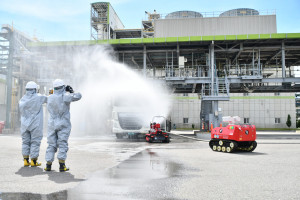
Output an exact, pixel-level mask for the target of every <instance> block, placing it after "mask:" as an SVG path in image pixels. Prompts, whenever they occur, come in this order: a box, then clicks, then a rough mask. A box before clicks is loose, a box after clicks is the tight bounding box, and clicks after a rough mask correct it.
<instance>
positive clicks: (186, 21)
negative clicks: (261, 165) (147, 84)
mask: <svg viewBox="0 0 300 200" xmlns="http://www.w3.org/2000/svg"><path fill="white" fill-rule="evenodd" d="M90 12H91V18H90V23H91V40H88V41H70V42H63V41H62V42H38V41H34V40H30V39H27V37H25V36H22V37H21V36H20V34H19V36H17V35H16V34H15V32H16V31H12V29H11V28H10V27H7V26H3V27H2V30H3V31H2V32H1V35H0V36H2V37H3V38H4V39H3V41H4V42H6V43H8V44H7V45H1V46H0V47H1V52H4V53H2V60H6V61H5V62H4V61H2V66H4V65H5V66H7V68H5V69H3V70H2V71H1V72H2V73H3V74H7V76H6V77H8V78H6V80H7V81H6V85H7V93H8V94H9V95H7V98H6V100H5V102H7V103H6V105H5V106H4V105H1V106H2V107H0V108H2V109H3V108H4V107H5V108H6V121H7V122H8V123H7V124H6V125H7V127H11V124H12V119H13V117H12V114H11V113H12V110H11V109H14V106H16V105H15V104H14V103H11V102H13V101H12V97H13V98H16V99H17V98H19V97H20V94H22V88H23V87H24V84H23V83H24V82H25V81H28V80H31V79H33V80H36V81H37V82H38V83H39V84H40V85H41V86H42V88H47V87H50V85H51V80H52V76H53V77H55V75H57V74H60V75H61V74H64V75H65V77H68V76H70V74H69V73H70V72H69V71H68V70H62V67H59V66H57V68H56V69H55V70H54V69H51V67H50V66H51V65H52V62H54V61H55V60H63V61H64V62H62V65H64V66H69V65H68V63H69V62H71V59H70V58H69V57H65V55H64V54H61V56H59V55H60V54H59V53H57V52H60V51H61V52H64V51H66V50H68V51H76V50H80V49H81V48H83V47H86V46H97V45H103V44H109V45H111V46H112V48H113V49H114V53H115V56H116V59H118V60H119V62H122V63H126V64H127V65H129V66H130V67H132V68H133V69H135V70H136V71H138V72H139V73H141V75H142V76H144V77H145V78H148V79H159V80H162V81H163V82H164V83H165V84H166V85H167V86H168V87H169V89H170V90H171V91H172V93H173V96H174V98H173V99H174V102H173V106H172V110H171V113H170V118H171V120H172V124H175V126H176V127H177V128H192V125H193V124H194V126H195V127H196V128H198V129H201V130H203V131H204V130H207V129H208V128H209V125H210V124H211V123H213V124H214V126H217V125H219V124H220V123H221V117H222V116H225V115H238V116H240V117H241V118H242V120H243V122H244V123H253V124H256V125H257V127H259V128H274V127H275V128H285V127H286V125H285V122H286V118H287V114H290V115H291V117H292V127H293V128H295V124H296V106H295V93H296V92H299V90H300V85H299V83H300V79H299V78H298V77H296V76H295V70H297V68H296V66H298V65H300V33H277V22H276V13H275V12H273V11H257V10H254V9H248V8H240V9H233V10H229V11H225V12H220V13H217V12H210V13H202V12H201V13H200V12H196V11H175V12H173V13H170V14H167V15H166V16H162V15H160V14H159V13H157V12H156V11H154V12H153V13H150V12H147V14H148V18H147V19H145V20H143V21H142V22H141V24H142V28H140V29H124V25H123V23H122V21H121V19H120V18H119V17H118V15H117V13H116V12H115V11H114V9H113V8H112V5H111V4H110V3H107V2H98V3H92V4H91V11H90ZM17 37H20V38H22V41H21V40H20V39H15V38H17ZM24 38H25V39H24ZM15 41H21V42H15ZM16 45H19V46H17V48H18V49H20V47H22V48H21V49H22V52H16V51H13V50H12V49H13V48H14V46H16ZM54 51H55V52H56V53H55V54H53V52H54ZM41 52H43V54H42V53H41ZM51 55H52V56H51ZM53 55H55V56H53ZM5 56H6V57H5ZM50 57H51V59H50ZM15 59H18V60H15ZM27 68H30V69H36V72H37V73H34V74H30V73H29V72H28V73H27V71H26V69H27ZM45 74H48V75H49V76H44V75H45ZM11 80H14V81H13V83H12V81H11ZM11 83H12V84H14V85H12V84H11ZM2 85H3V83H2ZM0 89H1V82H0ZM13 91H18V94H16V93H14V92H13ZM0 92H1V91H0ZM0 101H1V99H0ZM0 103H1V102H0ZM12 104H13V105H14V106H11V105H12ZM2 113H3V111H1V114H2ZM0 117H2V116H0ZM14 118H15V117H14ZM1 120H2V118H1V119H0V121H1Z"/></svg>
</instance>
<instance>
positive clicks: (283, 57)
mask: <svg viewBox="0 0 300 200" xmlns="http://www.w3.org/2000/svg"><path fill="white" fill-rule="evenodd" d="M281 67H282V78H285V46H284V41H282V43H281Z"/></svg>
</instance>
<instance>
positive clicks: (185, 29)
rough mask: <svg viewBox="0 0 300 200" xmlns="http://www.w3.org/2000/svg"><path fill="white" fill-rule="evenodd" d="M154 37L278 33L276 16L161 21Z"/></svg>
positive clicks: (156, 21) (157, 23) (157, 21)
mask: <svg viewBox="0 0 300 200" xmlns="http://www.w3.org/2000/svg"><path fill="white" fill-rule="evenodd" d="M154 23H155V24H154V27H155V29H154V30H155V32H154V37H182V36H204V35H240V34H269V33H277V26H276V15H259V16H238V17H207V18H185V19H159V20H155V22H154Z"/></svg>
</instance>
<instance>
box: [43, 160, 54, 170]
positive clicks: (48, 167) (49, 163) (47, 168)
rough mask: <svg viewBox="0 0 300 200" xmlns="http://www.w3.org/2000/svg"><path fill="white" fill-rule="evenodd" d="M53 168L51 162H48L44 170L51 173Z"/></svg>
mask: <svg viewBox="0 0 300 200" xmlns="http://www.w3.org/2000/svg"><path fill="white" fill-rule="evenodd" d="M51 166H52V163H51V162H47V163H46V167H45V168H44V170H45V171H47V172H50V171H51Z"/></svg>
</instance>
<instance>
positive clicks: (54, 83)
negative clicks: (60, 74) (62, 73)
mask: <svg viewBox="0 0 300 200" xmlns="http://www.w3.org/2000/svg"><path fill="white" fill-rule="evenodd" d="M63 85H65V83H64V81H63V80H61V79H56V80H55V81H53V88H56V87H60V86H63Z"/></svg>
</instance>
